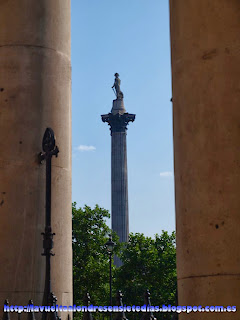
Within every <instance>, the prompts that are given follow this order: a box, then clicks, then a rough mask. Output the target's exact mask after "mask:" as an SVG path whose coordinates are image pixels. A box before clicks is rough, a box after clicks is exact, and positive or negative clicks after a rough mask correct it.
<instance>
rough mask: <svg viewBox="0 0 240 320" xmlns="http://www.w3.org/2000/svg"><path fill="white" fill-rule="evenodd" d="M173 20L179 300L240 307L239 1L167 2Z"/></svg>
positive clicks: (196, 317)
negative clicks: (227, 278)
mask: <svg viewBox="0 0 240 320" xmlns="http://www.w3.org/2000/svg"><path fill="white" fill-rule="evenodd" d="M170 18H171V47H172V87H173V123H174V166H175V191H176V230H177V272H178V279H179V280H178V284H179V286H180V289H179V302H180V303H181V301H184V303H188V304H191V303H192V304H203V301H206V303H207V301H208V298H209V299H210V298H211V299H210V300H211V303H212V304H216V305H219V303H220V301H221V303H222V304H223V303H225V304H229V305H230V303H231V301H235V304H237V306H238V308H239V309H240V302H239V301H240V283H239V280H236V279H238V277H239V274H240V273H239V265H240V251H239V250H238V246H239V243H240V229H239V225H240V214H239V212H240V197H239V190H240V162H239V136H240V108H239V101H240V82H239V74H240V37H239V30H240V2H239V1H238V0H231V1H227V0H201V1H195V0H186V1H180V0H171V1H170ZM213 276H216V278H214V279H215V280H214V284H212V286H213V287H212V289H211V286H209V285H208V283H209V279H210V278H211V279H212V277H213ZM226 276H228V277H229V281H226V280H225V279H226ZM199 277H200V278H201V281H200V280H199V282H198V285H196V281H197V280H196V279H200V278H199ZM209 277H210V278H209ZM182 284H184V285H183V287H181V286H182ZM210 284H211V282H210ZM208 286H209V287H208ZM207 287H208V288H209V289H208V290H207V289H206V288H207ZM211 290H212V291H211ZM214 290H215V291H214ZM211 292H218V294H212V293H211ZM214 297H215V298H214ZM190 302H191V303H190ZM209 303H210V302H209ZM221 316H222V315H221ZM200 318H201V317H200V316H199V315H197V314H192V315H191V320H195V319H200ZM230 318H231V319H237V318H238V319H239V318H240V316H239V313H238V316H237V315H225V316H222V318H220V317H218V315H216V314H215V315H214V314H212V313H211V314H210V313H209V314H208V315H204V318H201V319H230ZM180 319H181V320H182V319H189V316H188V315H182V317H181V318H180Z"/></svg>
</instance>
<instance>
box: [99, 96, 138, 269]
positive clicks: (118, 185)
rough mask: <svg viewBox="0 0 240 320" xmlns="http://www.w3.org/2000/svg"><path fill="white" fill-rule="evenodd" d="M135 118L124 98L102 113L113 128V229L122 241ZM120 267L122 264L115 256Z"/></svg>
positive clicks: (125, 234) (126, 221)
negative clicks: (130, 127) (129, 139)
mask: <svg viewBox="0 0 240 320" xmlns="http://www.w3.org/2000/svg"><path fill="white" fill-rule="evenodd" d="M134 120H135V115H134V114H129V113H127V112H126V110H125V108H124V105H123V100H118V99H116V100H114V101H113V108H112V112H111V113H109V114H107V115H102V121H103V122H107V123H108V124H109V125H110V130H111V136H112V139H111V144H112V146H111V152H112V154H111V182H112V183H111V185H112V192H111V195H112V212H111V217H112V230H113V231H115V232H116V233H117V235H118V236H119V240H120V242H127V241H128V234H129V213H128V178H127V138H126V135H127V133H126V131H127V125H128V123H129V122H130V121H132V122H133V121H134ZM114 263H115V265H116V266H117V267H118V266H120V265H121V264H122V262H121V260H120V259H119V258H118V257H116V256H115V257H114Z"/></svg>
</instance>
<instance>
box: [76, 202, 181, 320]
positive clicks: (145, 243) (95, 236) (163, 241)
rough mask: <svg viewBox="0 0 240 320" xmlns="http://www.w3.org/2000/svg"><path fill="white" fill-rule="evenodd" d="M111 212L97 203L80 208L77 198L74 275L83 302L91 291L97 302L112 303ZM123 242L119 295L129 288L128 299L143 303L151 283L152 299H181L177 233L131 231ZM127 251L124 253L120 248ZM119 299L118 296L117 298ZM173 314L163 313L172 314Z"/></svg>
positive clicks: (171, 301) (115, 273) (116, 276)
mask: <svg viewBox="0 0 240 320" xmlns="http://www.w3.org/2000/svg"><path fill="white" fill-rule="evenodd" d="M109 217H110V215H109V212H108V211H107V210H105V209H102V208H100V207H99V206H97V205H96V207H95V208H94V209H91V208H90V207H88V206H85V207H84V208H83V209H81V208H79V209H77V208H76V203H74V204H73V208H72V218H73V278H74V303H75V304H78V305H82V303H83V297H84V295H85V293H86V292H89V293H90V295H91V298H92V300H91V301H92V303H93V304H95V305H108V304H109V256H108V254H107V252H106V248H105V243H106V241H107V240H108V234H109V233H111V230H110V228H109V227H108V226H107V224H106V219H109ZM113 240H114V241H115V242H116V243H117V246H116V248H115V253H118V254H120V257H121V259H122V261H123V265H122V266H121V267H119V268H115V266H113V295H115V293H116V291H117V290H122V292H123V294H124V304H126V305H140V306H141V305H143V304H144V300H143V294H144V292H145V291H146V289H149V290H150V292H151V302H152V305H162V304H172V305H175V304H176V288H177V278H176V248H175V233H174V232H173V233H172V234H168V233H167V232H166V231H162V233H161V234H160V235H156V236H155V237H154V239H153V238H150V237H146V236H144V235H143V234H140V233H136V234H130V236H129V241H128V243H125V244H124V245H122V246H120V244H119V243H118V238H117V236H116V235H115V234H114V235H113ZM120 251H121V253H120ZM114 300H115V299H114V298H113V301H114ZM169 316H170V315H166V316H163V317H162V316H161V317H158V318H159V319H161V318H163V319H165V318H166V319H168V317H169Z"/></svg>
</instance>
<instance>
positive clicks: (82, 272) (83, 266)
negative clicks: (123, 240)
mask: <svg viewBox="0 0 240 320" xmlns="http://www.w3.org/2000/svg"><path fill="white" fill-rule="evenodd" d="M109 218H110V215H109V212H108V211H107V210H105V209H102V208H100V207H99V206H97V205H96V207H95V208H94V209H91V208H90V207H88V206H85V207H84V208H83V209H82V208H79V209H77V208H76V203H73V206H72V224H73V236H72V239H73V240H72V244H73V283H74V285H73V291H74V303H75V304H79V305H82V303H83V297H84V296H85V294H86V292H89V293H90V295H91V297H92V302H93V303H97V304H100V303H101V304H106V303H107V302H108V297H109V262H108V261H109V258H108V254H107V252H106V248H105V243H106V241H107V240H108V235H109V233H111V230H110V228H109V227H108V226H107V224H106V219H109ZM113 240H114V241H116V242H117V237H116V235H113ZM117 249H118V247H117V248H116V249H115V250H117Z"/></svg>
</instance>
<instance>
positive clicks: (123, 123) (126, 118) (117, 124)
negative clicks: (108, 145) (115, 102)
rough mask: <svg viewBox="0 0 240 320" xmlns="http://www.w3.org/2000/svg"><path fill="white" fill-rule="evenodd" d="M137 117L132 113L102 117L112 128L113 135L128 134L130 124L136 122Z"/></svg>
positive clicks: (111, 114)
mask: <svg viewBox="0 0 240 320" xmlns="http://www.w3.org/2000/svg"><path fill="white" fill-rule="evenodd" d="M135 117H136V115H135V114H131V113H127V112H126V113H123V114H120V113H117V114H113V113H108V114H104V115H102V116H101V118H102V121H103V122H107V123H108V125H109V126H110V131H111V134H112V133H113V132H126V130H127V125H128V123H129V122H133V121H134V120H135Z"/></svg>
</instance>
